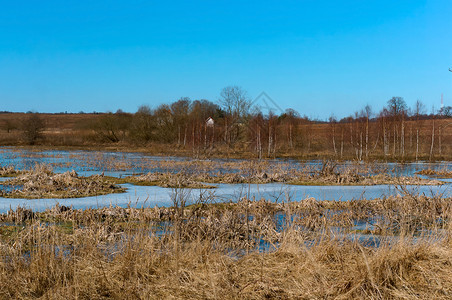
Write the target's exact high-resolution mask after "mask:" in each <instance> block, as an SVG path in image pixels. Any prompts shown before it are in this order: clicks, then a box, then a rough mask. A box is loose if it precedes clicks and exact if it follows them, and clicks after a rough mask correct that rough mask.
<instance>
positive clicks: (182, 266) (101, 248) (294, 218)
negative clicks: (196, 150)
mask: <svg viewBox="0 0 452 300" xmlns="http://www.w3.org/2000/svg"><path fill="white" fill-rule="evenodd" d="M172 196H173V204H174V206H173V207H171V208H158V207H155V208H133V207H127V208H119V207H110V208H103V209H87V210H73V209H71V208H68V207H59V206H56V207H54V208H52V209H49V210H47V211H45V212H41V213H33V212H30V211H28V210H25V209H18V210H16V211H10V212H9V213H8V214H4V215H1V217H0V219H1V222H2V223H1V224H2V225H1V227H0V233H1V239H0V241H1V243H0V253H1V254H0V256H1V259H0V282H1V285H0V297H1V298H4V299H11V298H17V299H28V298H47V299H106V298H114V299H141V298H143V299H165V298H173V299H265V298H276V299H297V298H298V299H320V298H321V299H356V298H358V299H450V298H451V297H452V247H451V246H452V240H451V235H450V234H451V232H452V230H451V229H452V227H451V223H450V217H451V213H452V209H451V204H450V203H451V199H443V198H441V197H433V198H427V197H421V196H416V195H406V196H404V197H394V198H388V199H376V200H372V201H364V200H363V201H351V202H331V201H316V200H315V199H306V200H303V201H301V202H291V201H290V199H287V201H286V200H285V201H282V202H279V203H271V202H268V201H265V200H260V201H252V200H249V199H245V198H244V199H242V200H241V201H239V202H238V203H234V204H233V203H231V204H211V203H209V202H210V199H209V195H208V193H206V194H201V195H200V197H199V200H198V201H197V203H195V204H193V205H190V206H187V199H188V197H187V196H188V195H187V192H186V190H183V189H174V190H173V194H172ZM358 221H359V222H362V223H365V224H367V225H366V226H368V228H369V230H368V232H366V233H365V234H362V233H364V232H360V233H359V234H358V233H357V232H356V231H354V230H355V225H356V222H358ZM371 241H378V242H377V243H375V242H371Z"/></svg>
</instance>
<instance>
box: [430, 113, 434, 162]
mask: <svg viewBox="0 0 452 300" xmlns="http://www.w3.org/2000/svg"><path fill="white" fill-rule="evenodd" d="M434 142H435V119H433V126H432V144H431V145H430V157H429V160H432V158H433V143H434Z"/></svg>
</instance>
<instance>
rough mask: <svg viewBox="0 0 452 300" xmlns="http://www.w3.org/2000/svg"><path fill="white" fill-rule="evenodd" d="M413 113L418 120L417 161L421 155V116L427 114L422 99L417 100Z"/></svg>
mask: <svg viewBox="0 0 452 300" xmlns="http://www.w3.org/2000/svg"><path fill="white" fill-rule="evenodd" d="M413 114H414V117H415V120H416V161H417V160H418V157H419V130H420V126H421V124H420V116H421V115H423V114H425V105H424V104H423V103H422V102H421V100H417V101H416V103H415V104H414V110H413Z"/></svg>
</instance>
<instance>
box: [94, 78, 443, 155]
mask: <svg viewBox="0 0 452 300" xmlns="http://www.w3.org/2000/svg"><path fill="white" fill-rule="evenodd" d="M449 110H450V109H449ZM449 110H448V109H444V108H443V109H442V110H440V111H439V112H434V113H431V114H429V115H427V114H426V108H425V106H424V105H423V104H422V102H421V101H417V102H416V104H415V105H414V107H412V108H409V107H408V106H407V104H406V102H405V101H404V99H403V98H401V97H393V98H391V99H389V100H388V101H387V105H386V106H385V107H384V108H383V109H382V110H381V111H380V112H377V113H374V112H373V110H372V108H371V107H370V106H369V105H366V106H365V107H364V108H363V109H361V110H360V111H357V112H355V113H354V114H353V115H351V116H349V117H346V118H343V119H341V120H337V119H336V118H335V117H334V115H331V117H330V118H329V120H328V121H327V122H322V121H314V120H309V118H307V117H301V116H300V114H299V113H298V112H296V111H295V110H293V109H288V110H286V111H284V112H279V114H276V112H275V111H272V110H269V111H267V112H265V113H264V112H263V111H262V110H261V109H260V108H259V107H258V106H256V105H253V103H252V102H251V101H250V99H249V97H248V96H247V93H246V91H245V90H243V89H242V88H240V87H237V86H230V87H226V88H224V89H223V90H222V91H221V93H220V98H219V100H218V102H217V103H214V102H211V101H208V100H195V101H191V100H190V99H189V98H181V99H179V100H178V101H175V102H173V103H171V104H162V105H160V106H158V107H157V108H156V109H151V108H150V107H149V106H141V107H140V108H139V109H138V111H137V112H136V113H135V114H126V113H123V112H121V111H119V112H116V113H114V114H113V113H109V114H105V115H103V116H102V117H100V118H99V120H98V122H97V123H96V124H95V126H94V127H93V128H94V130H95V131H96V132H97V133H98V135H99V137H101V138H103V139H104V140H106V141H110V142H118V141H120V140H130V141H134V142H137V143H140V142H141V143H148V142H158V143H166V144H173V145H177V146H178V147H185V148H187V147H190V148H191V149H193V151H195V152H196V153H200V152H202V151H206V150H212V149H213V148H218V147H226V149H228V151H243V150H247V151H251V152H252V153H254V154H255V156H256V157H258V158H264V157H275V156H277V155H278V154H279V153H287V152H292V153H294V152H298V153H303V154H305V155H310V154H311V153H313V152H316V153H319V152H320V153H324V154H330V155H331V154H332V155H334V156H335V157H337V158H350V157H353V158H355V159H357V160H363V159H369V158H371V157H377V156H378V157H390V158H396V159H405V158H407V156H409V157H410V158H415V159H418V158H419V157H420V156H422V157H423V158H425V156H426V155H427V156H428V157H429V158H430V159H432V157H433V155H434V150H436V152H437V153H438V154H439V155H440V156H441V155H442V149H443V145H442V142H443V141H442V137H443V132H442V131H443V130H444V128H443V127H444V125H442V126H437V125H436V119H437V118H443V119H444V118H448V117H450V115H448V113H449ZM208 118H212V119H213V120H214V122H213V123H212V124H208V123H207V122H206V120H207V119H208ZM427 124H428V125H427ZM426 126H429V128H426ZM427 132H428V134H427ZM426 140H428V141H429V143H428V149H427V150H426ZM435 147H436V149H435Z"/></svg>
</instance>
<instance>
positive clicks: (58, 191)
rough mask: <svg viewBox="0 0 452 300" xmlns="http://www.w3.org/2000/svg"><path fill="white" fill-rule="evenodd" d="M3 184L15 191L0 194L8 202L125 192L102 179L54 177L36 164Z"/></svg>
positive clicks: (46, 167)
mask: <svg viewBox="0 0 452 300" xmlns="http://www.w3.org/2000/svg"><path fill="white" fill-rule="evenodd" d="M3 184H4V185H9V186H13V187H15V188H14V189H12V190H10V191H0V196H1V197H5V198H27V199H39V198H75V197H88V196H96V195H104V194H110V193H120V192H124V191H125V189H124V188H121V187H118V186H116V185H114V184H112V183H110V182H108V181H107V180H106V179H105V178H104V176H103V175H93V176H90V177H79V176H78V174H77V173H76V172H75V171H74V170H72V171H70V172H69V171H68V172H65V173H62V174H55V173H53V172H52V169H51V167H50V166H49V165H44V164H37V165H35V167H34V168H32V169H30V170H28V171H26V172H23V173H22V174H20V175H18V176H17V177H15V178H12V179H9V180H7V181H5V182H3Z"/></svg>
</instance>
